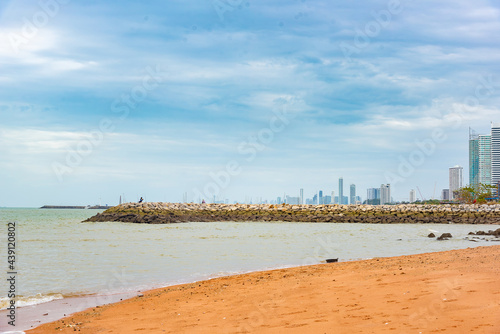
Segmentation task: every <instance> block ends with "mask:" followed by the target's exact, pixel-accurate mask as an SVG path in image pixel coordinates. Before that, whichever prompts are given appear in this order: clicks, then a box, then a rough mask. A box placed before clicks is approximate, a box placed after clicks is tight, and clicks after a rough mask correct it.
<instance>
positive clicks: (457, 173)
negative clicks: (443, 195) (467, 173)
mask: <svg viewBox="0 0 500 334" xmlns="http://www.w3.org/2000/svg"><path fill="white" fill-rule="evenodd" d="M463 170H464V169H463V168H462V167H460V166H458V165H457V166H455V167H450V188H449V189H450V200H454V199H456V198H457V192H458V190H459V189H460V188H462V186H463V185H462V184H463Z"/></svg>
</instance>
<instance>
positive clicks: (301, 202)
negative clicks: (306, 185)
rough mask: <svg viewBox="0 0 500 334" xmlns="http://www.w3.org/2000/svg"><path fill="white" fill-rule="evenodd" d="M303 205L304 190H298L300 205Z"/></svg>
mask: <svg viewBox="0 0 500 334" xmlns="http://www.w3.org/2000/svg"><path fill="white" fill-rule="evenodd" d="M299 204H304V189H302V188H300V203H299Z"/></svg>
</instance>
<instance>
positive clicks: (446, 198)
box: [441, 189, 450, 201]
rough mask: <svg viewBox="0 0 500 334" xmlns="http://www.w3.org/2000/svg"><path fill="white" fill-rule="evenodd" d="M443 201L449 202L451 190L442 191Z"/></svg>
mask: <svg viewBox="0 0 500 334" xmlns="http://www.w3.org/2000/svg"><path fill="white" fill-rule="evenodd" d="M441 199H442V200H443V201H449V200H450V189H443V190H442V191H441Z"/></svg>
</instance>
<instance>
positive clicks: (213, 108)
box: [0, 0, 500, 206]
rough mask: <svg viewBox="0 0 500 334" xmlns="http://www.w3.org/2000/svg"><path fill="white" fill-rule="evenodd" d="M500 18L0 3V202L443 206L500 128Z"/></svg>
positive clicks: (346, 9)
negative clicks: (480, 139)
mask: <svg viewBox="0 0 500 334" xmlns="http://www.w3.org/2000/svg"><path fill="white" fill-rule="evenodd" d="M499 7H500V5H499V4H498V3H496V2H494V1H484V0H479V1H475V2H471V1H460V0H459V1H456V0H455V1H447V0H444V1H439V2H438V3H436V2H435V1H411V0H408V1H403V0H401V1H397V0H391V1H356V2H353V1H350V2H345V1H342V2H339V1H336V2H334V1H321V0H318V1H310V0H289V1H284V0H283V1H253V0H248V1H245V0H241V1H240V0H231V1H229V0H216V1H212V0H206V1H205V0H202V1H196V2H195V1H177V0H170V1H147V2H143V3H139V2H137V1H106V2H104V1H76V0H71V1H69V0H42V1H40V2H33V1H2V2H1V3H0V87H1V89H0V119H1V122H0V157H1V158H0V187H1V189H2V190H1V191H0V206H38V205H43V204H95V203H98V202H99V201H100V202H101V203H102V204H106V203H108V204H116V203H117V202H118V198H119V196H120V195H125V198H126V199H127V200H130V201H135V200H137V197H138V196H144V197H146V199H147V200H148V201H180V200H182V198H183V193H185V192H187V193H188V199H190V200H193V199H194V200H197V199H198V197H200V196H202V197H207V198H208V197H212V196H213V195H216V197H218V198H229V199H230V200H232V201H233V200H237V201H240V202H241V201H243V200H245V198H250V197H252V198H253V199H254V200H255V199H256V198H259V197H262V198H266V199H275V198H276V197H277V196H283V194H285V193H286V194H288V195H292V196H297V195H298V192H299V189H300V188H304V193H305V196H306V197H312V196H313V195H314V193H315V192H317V191H318V190H323V191H324V192H326V193H330V192H331V191H332V190H335V192H336V193H338V188H337V187H338V178H339V177H343V178H344V184H345V190H344V193H346V192H347V191H348V190H347V189H348V185H349V184H351V183H354V184H356V185H357V190H358V194H359V195H361V196H362V197H363V198H365V197H366V189H367V188H370V187H380V184H382V183H391V185H392V194H393V197H394V199H396V200H405V199H408V193H409V190H410V189H416V187H417V186H418V187H419V188H420V190H421V191H422V194H423V196H424V197H426V198H430V197H432V196H433V194H434V193H435V196H436V197H438V196H439V194H440V191H441V189H443V188H448V168H449V167H451V166H454V165H457V164H458V165H461V166H463V167H464V176H465V177H464V178H465V180H464V181H465V183H467V181H468V177H467V175H468V172H467V169H468V143H467V139H468V127H469V126H471V127H473V128H474V129H476V130H477V131H478V132H483V133H487V132H489V126H490V121H496V122H498V121H499V120H500V113H499V109H498V106H499V105H500V104H499V100H500V99H499V93H500V75H499V67H500V62H499V60H500V52H499V51H500V40H499V39H498V33H499V32H500V8H499ZM418 143H420V144H418ZM228 166H229V167H228ZM434 189H436V191H435V192H434Z"/></svg>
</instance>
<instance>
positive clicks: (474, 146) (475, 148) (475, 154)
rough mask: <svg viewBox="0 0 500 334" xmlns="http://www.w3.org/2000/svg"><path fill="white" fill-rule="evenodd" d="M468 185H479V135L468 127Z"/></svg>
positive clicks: (473, 186)
mask: <svg viewBox="0 0 500 334" xmlns="http://www.w3.org/2000/svg"><path fill="white" fill-rule="evenodd" d="M469 185H470V186H471V187H472V188H477V187H478V186H479V135H478V134H477V133H476V132H475V131H474V130H472V129H471V128H469Z"/></svg>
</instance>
